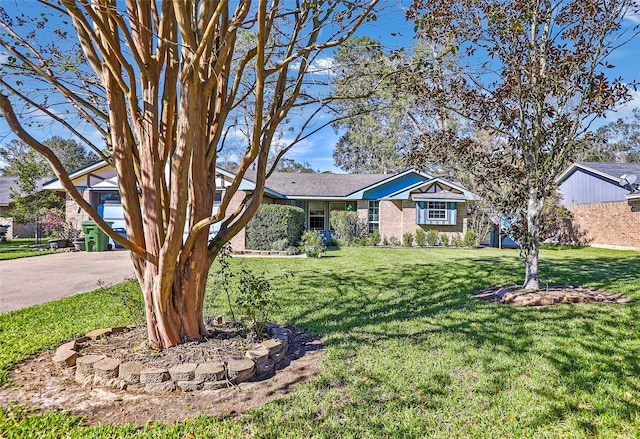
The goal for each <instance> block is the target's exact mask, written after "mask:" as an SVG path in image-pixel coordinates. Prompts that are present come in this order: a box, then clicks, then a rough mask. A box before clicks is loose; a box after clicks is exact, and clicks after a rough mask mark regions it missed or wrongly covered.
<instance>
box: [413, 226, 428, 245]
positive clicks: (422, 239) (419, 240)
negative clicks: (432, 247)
mask: <svg viewBox="0 0 640 439" xmlns="http://www.w3.org/2000/svg"><path fill="white" fill-rule="evenodd" d="M426 243H427V234H426V233H424V230H423V229H418V230H416V244H417V245H419V246H420V247H424V245H425V244H426Z"/></svg>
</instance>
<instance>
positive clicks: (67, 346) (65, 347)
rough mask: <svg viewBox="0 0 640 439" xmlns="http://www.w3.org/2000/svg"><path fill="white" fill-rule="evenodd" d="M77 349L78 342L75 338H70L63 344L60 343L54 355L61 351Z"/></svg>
mask: <svg viewBox="0 0 640 439" xmlns="http://www.w3.org/2000/svg"><path fill="white" fill-rule="evenodd" d="M77 350H78V342H77V341H76V340H71V341H70V342H67V343H65V344H61V345H60V346H58V349H56V355H57V354H58V352H62V351H77Z"/></svg>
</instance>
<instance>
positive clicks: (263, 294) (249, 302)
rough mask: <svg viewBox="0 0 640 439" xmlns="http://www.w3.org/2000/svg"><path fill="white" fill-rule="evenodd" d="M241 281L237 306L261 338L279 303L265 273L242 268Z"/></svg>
mask: <svg viewBox="0 0 640 439" xmlns="http://www.w3.org/2000/svg"><path fill="white" fill-rule="evenodd" d="M239 281H240V282H239V285H238V295H237V297H236V305H237V306H238V309H239V310H240V314H241V316H242V317H244V319H246V320H247V321H248V322H249V323H250V324H251V326H250V328H251V329H252V330H253V331H254V332H255V334H256V335H257V336H261V335H262V334H263V333H264V329H265V322H266V321H267V319H268V318H269V316H270V315H271V314H272V313H273V311H274V310H276V309H278V308H279V305H278V301H277V300H276V297H275V294H274V293H273V292H272V291H271V284H270V283H269V281H268V280H267V278H266V277H265V276H264V273H255V272H253V271H252V270H250V269H249V268H247V267H245V266H242V267H240V273H239Z"/></svg>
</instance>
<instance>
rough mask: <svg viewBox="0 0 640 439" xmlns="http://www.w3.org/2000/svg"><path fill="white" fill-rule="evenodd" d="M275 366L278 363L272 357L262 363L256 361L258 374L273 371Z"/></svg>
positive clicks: (262, 374)
mask: <svg viewBox="0 0 640 439" xmlns="http://www.w3.org/2000/svg"><path fill="white" fill-rule="evenodd" d="M275 366H276V363H275V362H274V361H273V360H272V359H271V358H267V360H266V361H263V362H262V363H256V375H257V376H259V377H261V376H264V375H266V374H268V373H271V372H272V371H273V369H274V367H275Z"/></svg>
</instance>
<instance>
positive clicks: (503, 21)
mask: <svg viewBox="0 0 640 439" xmlns="http://www.w3.org/2000/svg"><path fill="white" fill-rule="evenodd" d="M637 13H638V4H637V2H636V1H634V0H566V1H560V0H522V1H506V0H479V1H478V0H415V1H414V2H413V4H412V7H411V8H410V10H409V11H408V17H409V18H410V19H412V20H414V22H415V24H416V30H417V33H418V36H419V37H420V38H421V39H423V40H424V41H426V42H427V43H428V44H430V45H431V47H432V48H433V51H432V54H434V55H435V56H433V57H432V58H431V59H414V60H413V61H415V63H413V64H412V66H411V68H409V69H408V73H407V76H406V77H405V78H404V80H406V78H407V77H408V78H410V80H409V82H411V84H412V90H413V91H414V93H415V94H416V96H417V97H418V99H420V100H422V102H423V103H424V104H425V107H427V108H430V107H429V106H430V105H431V104H432V103H433V102H436V104H437V106H438V107H440V108H443V109H445V110H447V111H451V112H453V113H455V114H457V115H459V116H460V117H462V118H463V119H464V120H466V121H468V122H469V123H471V124H472V125H473V126H474V127H475V134H471V135H465V134H461V133H459V132H456V131H455V130H453V129H445V130H442V131H440V132H424V131H422V132H420V133H419V135H418V136H417V137H418V138H417V143H416V148H415V149H414V151H413V159H414V163H415V162H416V161H420V158H421V157H422V158H427V157H432V156H433V154H434V153H435V155H436V156H440V157H441V158H443V159H444V158H445V157H446V160H447V161H448V162H449V163H451V162H454V163H458V165H459V166H460V168H462V169H464V170H465V171H466V172H468V173H469V174H470V176H471V177H472V178H473V180H474V182H475V183H476V184H477V186H478V188H479V190H480V191H481V192H482V195H484V196H485V197H491V198H492V200H493V201H494V202H495V203H496V204H497V206H496V207H498V208H499V210H500V211H502V212H503V213H504V214H505V215H507V216H509V217H511V219H512V221H511V224H512V228H513V232H514V233H516V234H517V236H516V237H517V239H518V241H519V244H520V247H521V253H522V256H523V259H524V262H525V281H524V285H523V287H524V288H525V289H532V290H536V289H538V288H539V281H538V277H539V275H538V254H539V248H540V215H541V212H542V208H543V205H544V201H545V199H546V198H547V197H549V196H550V195H551V194H552V193H553V191H554V189H555V187H554V181H555V179H556V177H557V176H558V175H559V174H560V173H561V172H562V171H563V170H564V169H566V167H567V166H568V164H569V163H570V162H571V161H572V159H573V157H574V155H575V153H576V152H577V151H578V150H580V149H581V148H582V145H583V143H584V141H585V139H586V138H587V137H588V135H589V134H588V133H589V127H590V125H591V123H592V122H593V120H595V119H596V118H598V117H602V116H603V115H604V114H605V112H607V111H608V110H612V109H614V108H615V107H616V105H617V104H619V103H621V102H624V101H626V100H628V99H629V97H630V92H629V88H628V87H627V86H626V85H625V84H624V83H622V81H621V80H620V79H613V80H612V79H610V78H609V76H608V74H607V71H609V70H608V69H610V68H612V67H613V66H612V65H611V64H610V63H609V62H608V61H607V59H608V58H609V56H610V55H611V53H612V52H613V51H614V50H615V49H616V48H618V47H620V46H621V45H623V44H625V43H626V42H627V41H629V40H630V39H631V38H633V37H634V36H636V34H637V28H636V27H633V25H632V23H631V20H629V21H625V17H628V16H631V15H635V14H637ZM425 53H428V52H425ZM427 104H428V105H427Z"/></svg>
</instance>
